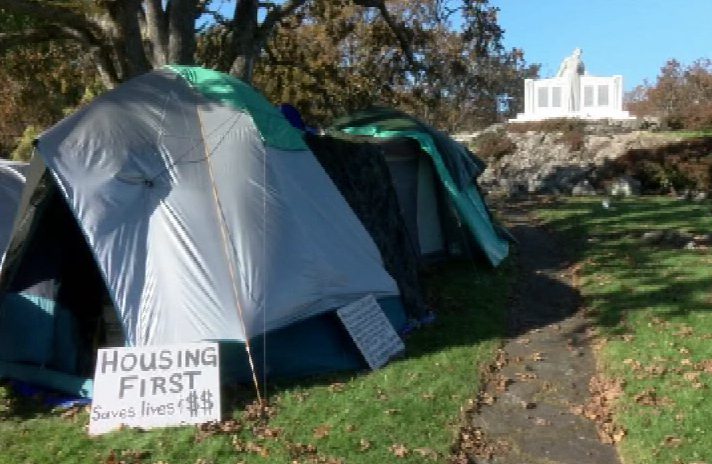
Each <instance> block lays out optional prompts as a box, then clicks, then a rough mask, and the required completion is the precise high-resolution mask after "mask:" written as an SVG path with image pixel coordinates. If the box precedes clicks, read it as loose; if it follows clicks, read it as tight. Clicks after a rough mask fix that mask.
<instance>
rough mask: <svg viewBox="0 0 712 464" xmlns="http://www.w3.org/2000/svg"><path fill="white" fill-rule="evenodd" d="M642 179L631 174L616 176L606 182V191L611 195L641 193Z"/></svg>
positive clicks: (625, 195) (626, 195)
mask: <svg viewBox="0 0 712 464" xmlns="http://www.w3.org/2000/svg"><path fill="white" fill-rule="evenodd" d="M640 186H641V185H640V181H639V180H637V179H635V178H633V177H631V176H620V177H616V178H615V179H613V180H612V181H610V182H608V183H606V186H605V188H606V193H607V194H608V195H611V196H621V197H630V196H633V195H640Z"/></svg>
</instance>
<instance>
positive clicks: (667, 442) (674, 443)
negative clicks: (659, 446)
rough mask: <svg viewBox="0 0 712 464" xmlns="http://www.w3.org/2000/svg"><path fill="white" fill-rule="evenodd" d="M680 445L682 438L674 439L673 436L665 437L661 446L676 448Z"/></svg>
mask: <svg viewBox="0 0 712 464" xmlns="http://www.w3.org/2000/svg"><path fill="white" fill-rule="evenodd" d="M681 444H682V438H680V437H676V436H674V435H666V436H665V438H664V439H663V445H664V446H667V447H668V448H677V447H678V446H680V445H681Z"/></svg>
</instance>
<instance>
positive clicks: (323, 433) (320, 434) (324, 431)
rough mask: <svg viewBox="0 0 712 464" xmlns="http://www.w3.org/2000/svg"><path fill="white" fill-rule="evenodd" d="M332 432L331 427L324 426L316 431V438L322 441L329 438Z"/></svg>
mask: <svg viewBox="0 0 712 464" xmlns="http://www.w3.org/2000/svg"><path fill="white" fill-rule="evenodd" d="M330 432H331V426H330V425H328V424H323V425H320V426H318V427H316V428H315V429H314V434H313V436H314V438H316V439H317V440H321V439H322V438H326V437H328V436H329V433H330Z"/></svg>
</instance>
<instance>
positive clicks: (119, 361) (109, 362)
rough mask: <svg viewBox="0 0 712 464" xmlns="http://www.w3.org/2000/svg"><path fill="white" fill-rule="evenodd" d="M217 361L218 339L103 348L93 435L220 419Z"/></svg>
mask: <svg viewBox="0 0 712 464" xmlns="http://www.w3.org/2000/svg"><path fill="white" fill-rule="evenodd" d="M219 366H220V359H219V353H218V345H217V343H207V342H206V343H185V344H180V345H166V346H146V347H140V348H105V349H100V350H99V351H98V353H97V360H96V370H95V373H94V397H93V400H92V405H91V412H90V414H89V435H99V434H102V433H106V432H109V431H111V430H116V429H118V428H120V427H121V426H127V427H139V428H143V429H148V428H153V427H166V426H174V425H185V424H200V423H203V422H210V421H219V420H220V369H219Z"/></svg>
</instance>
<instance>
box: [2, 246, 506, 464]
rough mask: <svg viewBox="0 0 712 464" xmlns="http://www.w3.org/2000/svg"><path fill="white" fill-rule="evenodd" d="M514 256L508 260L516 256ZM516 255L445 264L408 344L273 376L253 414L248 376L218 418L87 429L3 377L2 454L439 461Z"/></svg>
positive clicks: (141, 459)
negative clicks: (373, 361)
mask: <svg viewBox="0 0 712 464" xmlns="http://www.w3.org/2000/svg"><path fill="white" fill-rule="evenodd" d="M510 261H511V260H510ZM512 271H513V266H512V265H511V264H508V263H505V264H504V265H502V266H501V267H500V268H498V269H497V270H494V271H492V270H483V269H476V268H475V266H474V265H473V264H472V263H454V264H449V265H446V266H444V267H442V268H440V269H438V270H436V271H435V272H433V273H432V275H431V276H430V277H429V278H428V289H429V290H428V293H429V300H430V301H431V302H432V303H433V305H434V307H435V308H436V309H437V311H438V319H437V320H436V322H435V323H434V324H432V325H431V326H428V327H426V328H424V329H421V330H419V331H416V332H415V333H413V334H412V335H411V336H410V337H409V338H408V339H407V340H406V346H407V356H406V357H405V358H403V359H400V360H398V361H395V362H393V363H391V364H390V365H388V366H387V367H385V368H383V369H381V370H378V371H376V372H372V373H361V374H347V375H343V374H342V375H334V376H329V377H323V378H319V379H309V381H308V382H302V383H287V384H282V385H279V384H272V385H270V386H269V391H270V404H271V406H272V407H273V413H272V414H271V416H270V418H269V419H268V420H264V419H261V418H258V417H253V416H255V414H251V413H250V408H249V407H247V408H246V407H245V406H246V405H247V404H248V403H249V400H251V399H252V393H251V392H250V390H249V389H247V388H246V387H241V388H235V389H229V390H228V391H226V392H225V394H224V396H226V397H228V398H229V400H228V403H229V405H228V406H227V408H226V407H225V406H224V407H223V410H224V412H225V409H227V410H228V412H227V414H226V415H227V416H228V417H232V418H234V419H235V420H234V421H229V422H226V423H224V424H223V425H222V426H221V427H220V428H219V429H217V430H207V431H200V430H199V429H198V428H195V427H181V428H171V429H161V430H154V431H146V432H141V431H136V430H123V431H119V432H115V433H111V434H108V435H105V436H101V437H98V438H88V437H87V435H86V432H85V427H86V424H87V422H88V416H87V413H86V412H84V411H80V412H78V413H76V414H71V413H70V414H64V415H62V413H60V412H52V411H46V410H43V409H42V408H41V407H39V406H38V402H37V401H31V400H27V399H22V398H16V397H13V396H11V395H10V394H9V392H8V389H7V388H5V387H2V386H0V450H2V451H1V452H0V463H13V464H17V463H46V462H62V463H87V462H103V463H107V464H118V463H119V462H121V461H123V462H125V463H158V462H163V463H171V464H178V463H189V464H196V463H200V464H207V463H239V462H245V463H256V462H280V463H281V462H284V463H288V462H298V463H308V462H319V463H337V462H345V463H349V464H351V463H381V462H393V461H394V460H396V459H397V460H398V462H404V463H406V462H409V463H415V462H442V461H444V460H445V459H446V456H447V455H448V454H449V448H450V446H451V444H452V443H453V441H454V439H455V436H456V432H457V430H458V428H459V425H460V420H461V413H460V410H461V407H462V406H463V405H465V404H466V402H467V400H468V399H469V398H472V397H474V396H475V394H476V392H477V391H478V388H479V385H478V383H479V373H480V369H481V367H482V366H483V365H486V364H488V363H489V362H490V361H491V360H492V358H493V354H494V351H495V349H496V348H497V347H498V345H499V342H500V340H501V338H500V337H502V336H503V334H504V328H505V308H506V304H507V292H508V288H509V284H510V281H511V275H512Z"/></svg>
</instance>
